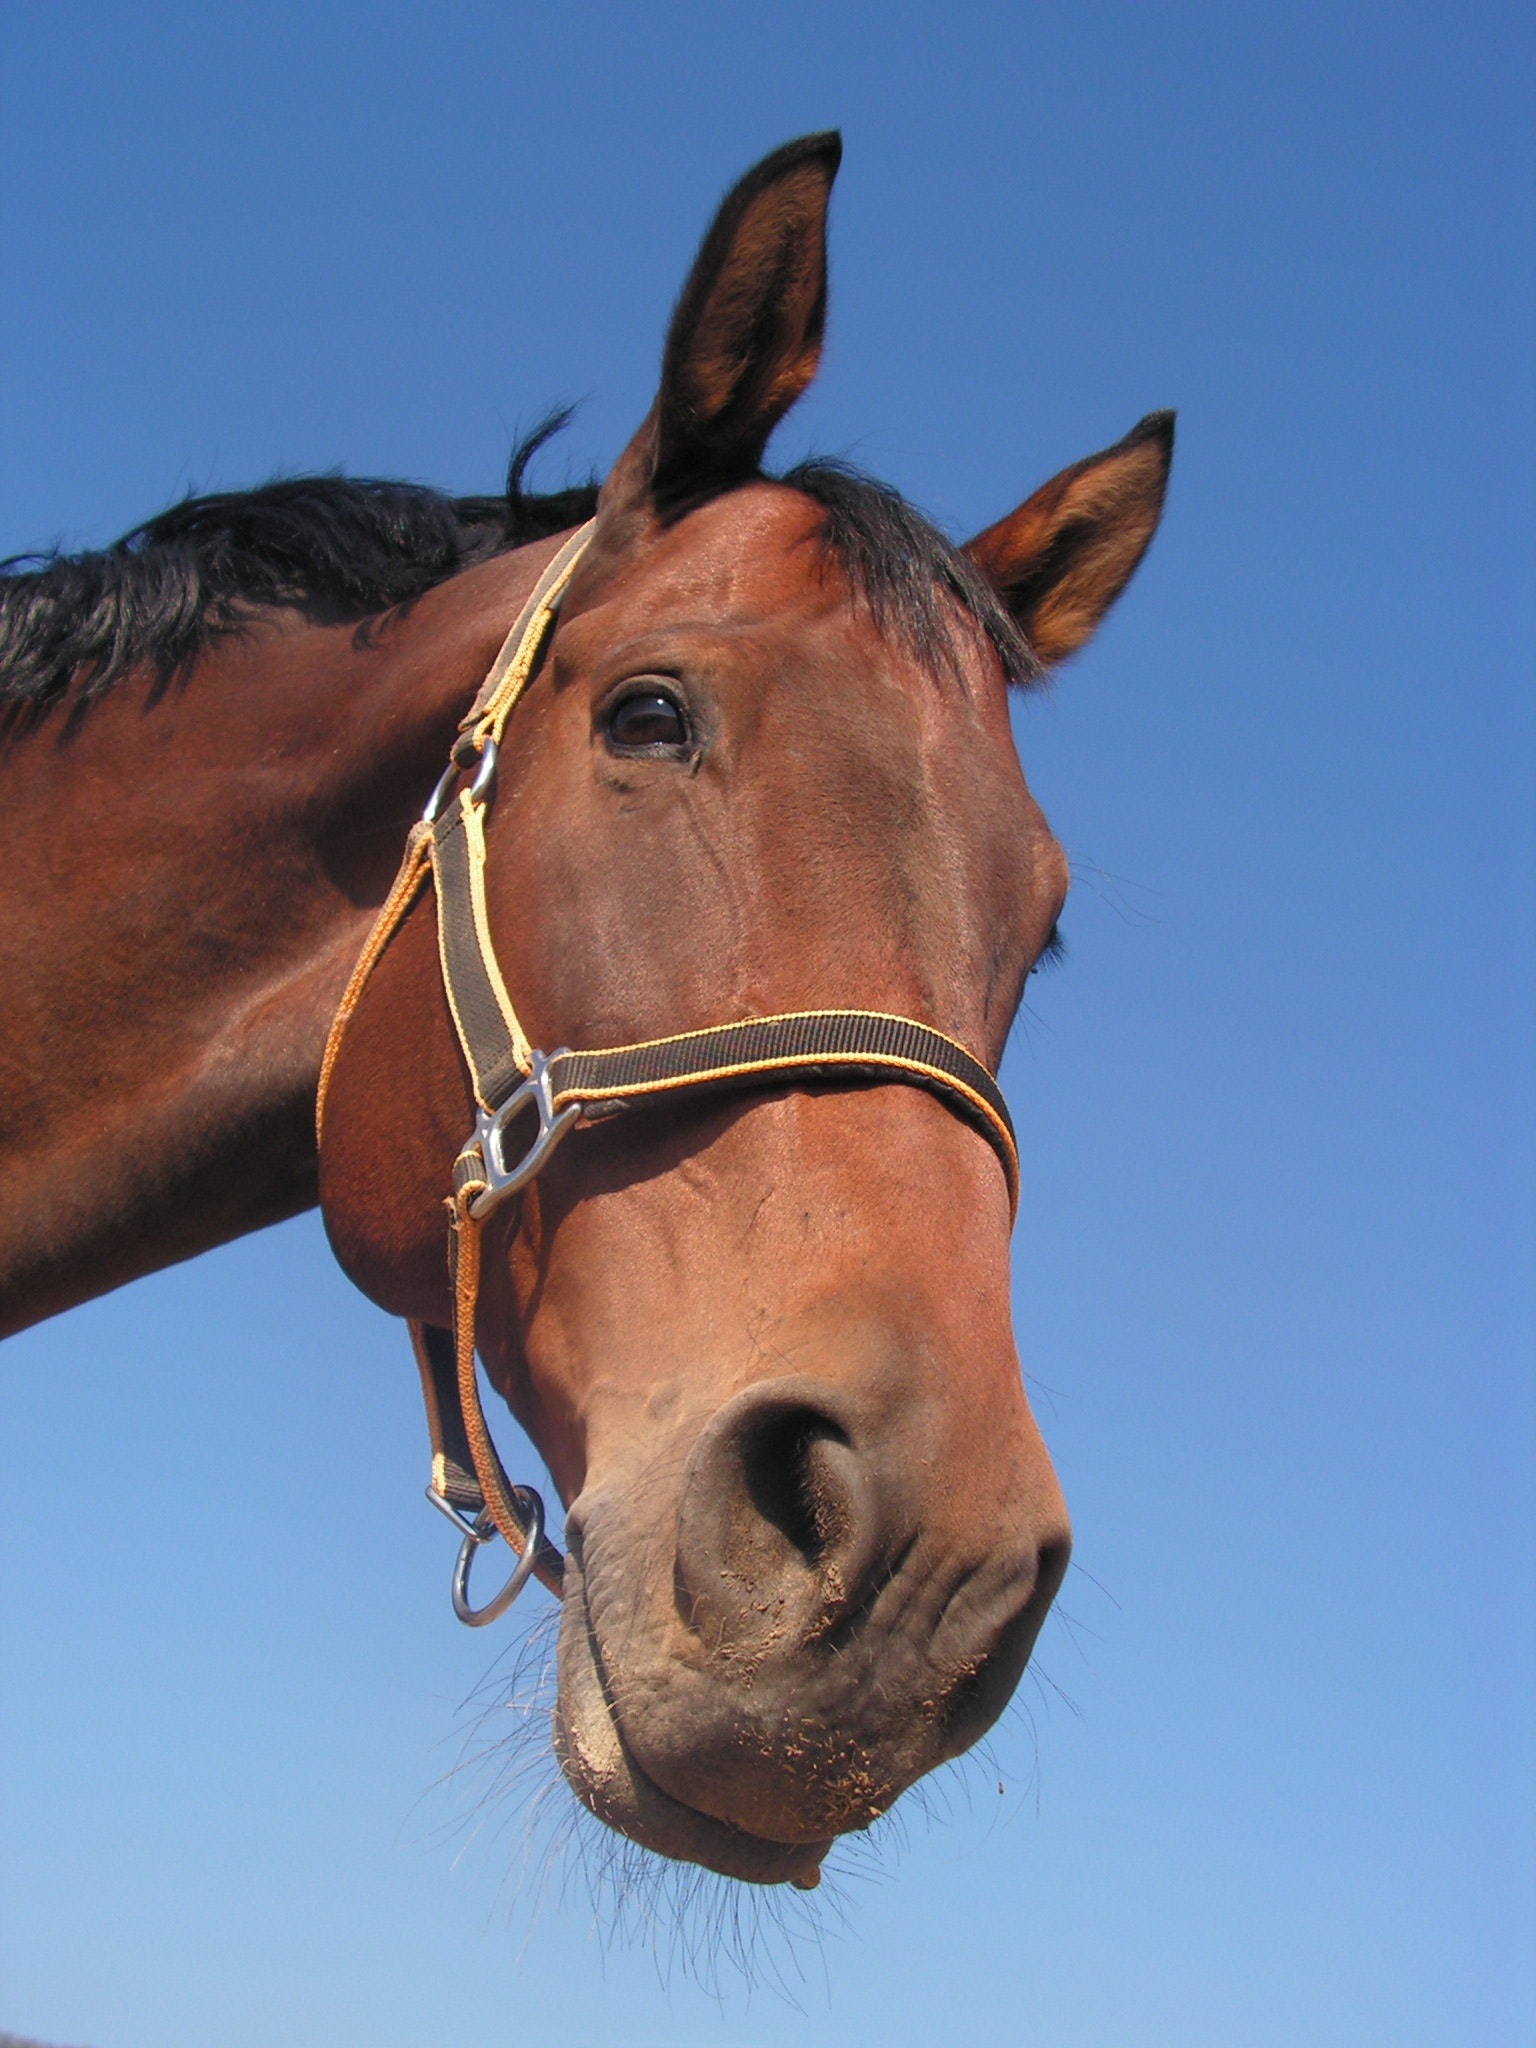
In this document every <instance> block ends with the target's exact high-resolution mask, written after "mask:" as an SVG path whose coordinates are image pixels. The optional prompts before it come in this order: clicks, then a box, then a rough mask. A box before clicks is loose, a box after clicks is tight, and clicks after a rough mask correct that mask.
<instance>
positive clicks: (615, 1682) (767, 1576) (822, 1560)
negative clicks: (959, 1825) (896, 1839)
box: [557, 1376, 1068, 1883]
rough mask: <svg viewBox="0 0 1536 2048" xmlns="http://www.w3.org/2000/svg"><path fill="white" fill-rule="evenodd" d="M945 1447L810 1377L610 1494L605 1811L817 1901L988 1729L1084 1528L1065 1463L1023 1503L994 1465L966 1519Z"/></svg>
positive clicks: (767, 1392) (578, 1614)
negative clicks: (857, 1837)
mask: <svg viewBox="0 0 1536 2048" xmlns="http://www.w3.org/2000/svg"><path fill="white" fill-rule="evenodd" d="M882 1410H883V1413H882ZM893 1415H894V1416H895V1417H896V1418H897V1419H895V1420H893ZM933 1435H934V1432H933V1429H932V1427H931V1420H930V1413H929V1411H927V1410H926V1409H923V1408H919V1409H918V1410H916V1411H915V1412H914V1411H913V1409H912V1408H911V1406H910V1404H896V1405H895V1407H894V1408H893V1407H892V1406H890V1405H888V1404H883V1403H879V1402H878V1401H877V1402H869V1401H866V1400H858V1399H855V1398H854V1397H852V1396H851V1395H850V1394H849V1393H848V1392H846V1391H845V1390H844V1389H842V1388H839V1387H837V1386H835V1385H833V1384H832V1383H831V1382H829V1381H827V1380H823V1379H820V1378H812V1377H809V1376H796V1377H793V1378H784V1379H777V1380H772V1381H767V1382H762V1383H759V1384H757V1385H754V1386H750V1387H748V1388H746V1389H745V1390H744V1391H742V1392H740V1393H738V1394H737V1395H736V1396H735V1397H734V1398H733V1399H731V1400H730V1401H728V1402H727V1403H726V1404H725V1406H724V1407H723V1408H721V1409H720V1410H719V1411H718V1412H717V1413H716V1414H715V1415H714V1416H713V1417H712V1418H710V1420H709V1421H708V1422H707V1423H706V1424H705V1425H704V1427H703V1428H702V1429H700V1430H698V1431H697V1432H696V1433H695V1435H694V1440H693V1443H692V1445H691V1448H689V1449H688V1450H687V1453H686V1456H681V1455H680V1451H681V1446H679V1445H678V1444H677V1442H676V1440H675V1439H673V1440H672V1442H671V1443H670V1444H669V1446H668V1449H667V1451H665V1452H662V1453H660V1454H658V1455H654V1456H653V1457H652V1458H651V1459H650V1460H649V1461H648V1469H647V1473H646V1474H645V1475H643V1476H640V1477H638V1478H637V1479H636V1480H635V1481H633V1482H631V1483H630V1484H627V1485H624V1486H605V1485H602V1484H598V1485H596V1486H589V1487H588V1489H587V1490H586V1491H585V1492H584V1493H583V1495H582V1496H581V1498H580V1500H578V1502H577V1503H576V1504H575V1506H574V1507H573V1510H572V1514H571V1517H570V1520H569V1523H568V1525H567V1526H568V1534H569V1536H570V1539H571V1552H572V1555H571V1563H570V1566H569V1570H568V1577H567V1586H566V1612H565V1615H564V1617H563V1624H562V1634H561V1653H560V1689H561V1699H560V1708H559V1715H558V1724H557V1740H558V1746H559V1749H560V1754H561V1761H562V1764H563V1766H564V1768H565V1771H566V1775H567V1777H568V1778H569V1779H570V1780H571V1782H572V1785H573V1787H574V1789H575V1790H576V1792H577V1793H578V1795H579V1796H580V1797H581V1798H582V1799H583V1800H584V1801H585V1802H586V1804H588V1805H589V1806H590V1807H592V1808H593V1810H594V1811H595V1812H597V1813H598V1814H600V1816H601V1817H602V1818H603V1819H605V1820H607V1821H609V1822H610V1824H612V1825H614V1826H617V1827H618V1828H619V1829H620V1830H621V1831H622V1832H623V1833H625V1834H628V1835H632V1836H633V1837H635V1838H636V1839H637V1840H640V1841H642V1842H645V1843H646V1844H647V1846H650V1847H653V1848H656V1849H659V1850H660V1851H661V1852H662V1853H663V1854H666V1855H673V1856H685V1857H687V1858H689V1859H691V1860H693V1861H697V1862H702V1863H705V1864H707V1865H709V1866H710V1867H711V1868H713V1869H716V1870H721V1871H723V1872H725V1873H726V1874H728V1875H730V1876H735V1877H744V1878H748V1879H751V1880H754V1881H756V1882H760V1883H762V1882H768V1883H772V1882H777V1881H781V1880H783V1879H786V1878H788V1879H794V1878H799V1879H800V1880H801V1881H802V1882H803V1881H804V1879H805V1877H806V1875H807V1869H808V1868H809V1869H814V1867H815V1866H816V1865H817V1864H819V1862H820V1859H821V1856H822V1854H823V1853H824V1852H825V1850H826V1848H827V1846H828V1844H829V1842H830V1840H831V1839H832V1838H833V1837H835V1836H837V1835H839V1834H843V1833H846V1832H849V1831H852V1830H857V1829H861V1828H866V1827H868V1826H869V1825H870V1823H871V1822H872V1821H873V1820H875V1819H877V1818H878V1817H879V1816H880V1815H881V1814H882V1813H884V1812H885V1811H886V1810H887V1808H888V1807H889V1806H890V1805H891V1804H892V1802H893V1801H894V1800H895V1799H896V1798H897V1797H898V1796H899V1795H900V1793H901V1792H902V1791H904V1790H905V1789H906V1787H907V1786H908V1785H910V1784H911V1783H912V1781H913V1780H914V1779H916V1778H917V1777H920V1776H921V1775H922V1774H923V1773H924V1772H925V1771H927V1770H930V1769H932V1768H933V1767H934V1766H935V1765H936V1764H939V1763H941V1762H943V1761H945V1760H946V1759H947V1758H950V1757H953V1756H956V1755H958V1754H959V1753H960V1752H961V1751H962V1750H964V1749H966V1748H967V1747H969V1745H970V1744H971V1743H972V1742H974V1741H975V1740H976V1739H977V1737H978V1736H979V1735H981V1734H982V1733H983V1732H984V1730H985V1729H986V1728H987V1727H989V1726H990V1725H991V1723H992V1722H993V1721H994V1720H995V1719H996V1717H997V1715H998V1714H999V1713H1000V1712H1001V1711H1002V1708H1003V1707H1004V1705H1005V1704H1006V1703H1007V1700H1008V1699H1009V1697H1010V1696H1011V1694H1012V1692H1013V1689H1014V1687H1015V1685H1016V1684H1017V1682H1018V1678H1019V1675H1020V1673H1021V1672H1022V1671H1023V1668H1024V1665H1025V1663H1026V1661H1027V1659H1028V1656H1029V1652H1030V1650H1031V1648H1032V1646H1033V1644H1034V1640H1035V1637H1036V1635H1037V1634H1038V1631H1039V1628H1040V1624H1041V1622H1042V1621H1043V1619H1044V1616H1045V1613H1046V1610H1047V1609H1048V1607H1049V1606H1050V1603H1051V1600H1052V1598H1053V1597H1054V1594H1055V1592H1056V1589H1057V1587H1058V1585H1059V1584H1060V1582H1061V1577H1062V1574H1063V1572H1064V1570H1065V1568H1066V1560H1067V1551H1068V1537H1067V1530H1066V1520H1065V1513H1064V1510H1062V1508H1061V1504H1060V1497H1059V1494H1058V1493H1057V1492H1056V1489H1055V1482H1054V1479H1053V1478H1051V1476H1050V1473H1049V1467H1048V1466H1045V1467H1044V1472H1043V1478H1042V1473H1041V1471H1039V1470H1038V1469H1031V1470H1029V1471H1024V1470H1022V1469H1021V1470H1020V1471H1018V1472H1017V1473H1015V1474H1013V1475H1012V1477H1013V1478H1014V1479H1016V1480H1017V1482H1018V1483H1017V1485H1016V1486H1009V1485H1007V1484H1006V1481H1007V1479H1008V1477H1009V1476H1010V1475H1009V1474H1008V1473H1007V1472H1006V1470H1003V1471H1000V1470H999V1469H998V1465H997V1461H996V1460H984V1461H983V1463H984V1465H990V1466H991V1468H992V1469H990V1470H987V1471H984V1472H982V1473H980V1474H977V1475H974V1476H975V1477H976V1480H977V1483H976V1485H975V1487H974V1489H973V1490H972V1496H971V1497H970V1498H968V1497H967V1484H966V1482H967V1476H968V1475H967V1474H966V1473H965V1472H964V1471H963V1470H955V1471H953V1472H952V1473H947V1472H946V1471H944V1470H941V1469H936V1467H938V1465H939V1460H938V1459H937V1458H936V1456H935V1455H934V1453H935V1452H936V1450H937V1445H936V1443H935V1442H934V1441H932V1438H933ZM1033 1442H1034V1443H1036V1444H1037V1443H1038V1439H1033ZM1016 1449H1017V1450H1018V1451H1019V1452H1020V1453H1021V1454H1024V1456H1025V1459H1026V1462H1027V1463H1031V1464H1032V1463H1033V1461H1032V1460H1029V1459H1028V1453H1029V1450H1030V1444H1029V1443H1028V1442H1021V1443H1020V1444H1019V1445H1018V1446H1016ZM1041 1461H1042V1462H1043V1453H1041ZM1003 1463H1004V1466H1005V1467H1006V1465H1007V1463H1008V1460H1007V1459H1006V1457H1005V1459H1004V1461H1003ZM669 1474H670V1475H671V1477H670V1487H669V1490H670V1491H671V1492H672V1493H673V1497H674V1503H675V1505H674V1507H673V1511H672V1512H671V1513H667V1512H664V1508H665V1503H663V1502H662V1501H660V1500H658V1498H657V1494H658V1492H659V1491H660V1490H661V1489H662V1488H663V1487H664V1486H667V1485H668V1480H667V1477H666V1476H665V1475H669ZM1000 1480H1002V1481H1004V1484H1003V1485H1002V1487H1001V1489H1000V1487H999V1481H1000ZM946 1482H947V1483H946ZM663 1532H665V1533H663Z"/></svg>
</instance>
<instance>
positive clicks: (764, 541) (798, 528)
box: [604, 483, 847, 623]
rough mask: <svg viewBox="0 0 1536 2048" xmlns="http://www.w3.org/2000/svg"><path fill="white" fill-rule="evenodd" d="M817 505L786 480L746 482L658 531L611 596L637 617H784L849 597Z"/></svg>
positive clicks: (628, 563) (629, 562)
mask: <svg viewBox="0 0 1536 2048" xmlns="http://www.w3.org/2000/svg"><path fill="white" fill-rule="evenodd" d="M824 516H825V515H824V514H823V512H822V509H821V507H820V506H819V505H817V504H816V503H815V502H814V501H813V500H812V499H810V498H807V497H806V496H805V495H804V494H803V493H802V492H800V491H792V490H789V489H787V488H786V487H785V486H784V485H782V484H769V483H760V484H747V485H743V486H742V487H741V488H740V489H739V490H735V491H731V492H728V493H727V494H726V495H725V496H723V497H720V498H715V499H712V500H710V502H709V503H708V504H705V505H701V506H699V507H698V508H697V509H696V510H694V511H692V512H690V513H689V514H688V515H687V516H686V517H685V518H683V519H679V520H677V521H676V522H675V523H674V524H672V525H670V526H666V527H662V528H659V529H655V530H653V531H652V532H651V534H650V535H648V536H647V539H646V541H645V543H644V545H643V546H642V547H640V548H639V549H637V550H636V551H635V552H634V553H633V554H632V555H631V556H630V557H629V558H627V559H626V560H624V561H622V562H621V563H620V564H619V565H618V568H617V571H616V573H615V575H614V577H613V580H612V582H611V584H610V585H609V588H608V590H607V591H606V592H605V593H604V596H605V598H606V599H607V600H608V601H609V602H611V603H614V604H620V605H623V606H625V607H626V608H631V607H632V608H633V615H634V618H635V620H636V622H637V623H638V622H640V621H641V620H644V621H645V622H646V623H651V622H652V621H655V620H660V619H663V618H666V617H667V616H673V617H677V616H688V617H692V618H695V619H700V618H716V619H719V620H720V621H721V622H722V623H725V622H727V621H730V620H733V619H739V618H742V617H764V616H775V617H782V616H784V615H785V614H788V613H801V614H806V615H809V614H814V613H825V612H828V611H830V610H833V609H836V608H839V607H843V606H845V605H846V599H847V592H846V591H845V590H844V589H843V588H842V579H841V578H840V577H838V576H837V575H836V574H830V575H829V574H828V573H827V570H828V566H829V565H828V562H827V559H826V556H825V553H824V551H823V549H822V548H821V547H820V545H819V538H818V537H819V535H820V532H821V528H822V525H823V521H824Z"/></svg>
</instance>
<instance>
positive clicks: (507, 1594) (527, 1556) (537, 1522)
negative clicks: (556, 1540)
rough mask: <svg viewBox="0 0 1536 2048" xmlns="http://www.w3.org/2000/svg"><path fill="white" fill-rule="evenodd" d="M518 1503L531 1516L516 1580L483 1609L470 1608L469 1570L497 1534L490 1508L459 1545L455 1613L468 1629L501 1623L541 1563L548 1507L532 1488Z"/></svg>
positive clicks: (521, 1492) (523, 1490) (519, 1491)
mask: <svg viewBox="0 0 1536 2048" xmlns="http://www.w3.org/2000/svg"><path fill="white" fill-rule="evenodd" d="M516 1492H517V1496H518V1501H519V1504H520V1505H521V1507H522V1509H523V1512H524V1514H525V1515H526V1516H527V1526H526V1528H525V1531H524V1534H525V1536H526V1539H527V1540H526V1542H525V1543H524V1545H523V1554H522V1556H521V1557H520V1558H519V1559H518V1560H517V1563H516V1564H515V1565H514V1567H513V1569H512V1576H511V1577H510V1578H509V1579H508V1580H507V1583H506V1584H505V1585H504V1586H503V1587H502V1589H501V1591H500V1592H499V1593H497V1594H495V1595H493V1597H492V1598H491V1599H489V1600H487V1601H486V1603H485V1605H484V1606H483V1607H471V1605H470V1604H469V1568H470V1565H471V1564H472V1563H473V1561H474V1555H475V1552H476V1551H477V1550H478V1549H480V1547H481V1545H482V1544H486V1543H489V1542H490V1541H491V1539H492V1538H493V1537H494V1536H495V1535H496V1534H497V1529H496V1523H495V1519H494V1518H493V1516H492V1514H491V1511H490V1509H489V1508H482V1509H481V1510H480V1512H479V1514H478V1515H477V1516H476V1517H475V1525H474V1527H473V1528H472V1529H471V1530H470V1532H469V1534H468V1535H467V1536H466V1537H465V1538H464V1541H463V1542H462V1543H461V1544H460V1545H459V1555H458V1561H457V1563H456V1564H455V1565H454V1567H453V1611H454V1613H455V1614H456V1615H457V1616H458V1617H459V1619H460V1621H462V1622H463V1624H464V1626H465V1627H466V1628H484V1627H485V1626H486V1625H487V1623H488V1622H492V1621H499V1620H500V1619H501V1617H502V1615H504V1614H505V1613H506V1611H507V1609H508V1608H509V1607H510V1606H511V1605H512V1602H513V1601H514V1600H515V1599H516V1598H517V1596H518V1594H519V1593H521V1591H522V1590H523V1588H524V1586H526V1585H527V1583H528V1581H529V1579H530V1578H531V1577H532V1576H533V1568H534V1566H535V1565H536V1564H537V1563H538V1560H539V1546H540V1545H541V1544H542V1543H543V1541H544V1503H543V1501H542V1500H541V1499H540V1497H539V1495H538V1494H537V1493H536V1492H535V1491H534V1489H533V1488H532V1487H531V1486H519V1487H518V1488H517V1489H516Z"/></svg>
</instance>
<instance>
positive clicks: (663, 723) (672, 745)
mask: <svg viewBox="0 0 1536 2048" xmlns="http://www.w3.org/2000/svg"><path fill="white" fill-rule="evenodd" d="M607 730H608V738H609V741H610V742H611V744H612V745H613V746H615V747H618V748H621V749H622V750H623V752H624V753H626V754H636V753H644V752H646V751H648V750H650V749H652V748H661V747H665V748H667V749H668V751H669V752H676V751H678V750H680V749H681V748H683V747H686V746H687V744H688V721H687V719H686V718H685V717H684V716H683V707H682V706H681V705H680V704H679V703H678V701H677V699H676V698H675V697H670V696H668V694H667V693H666V691H665V690H631V691H630V692H629V694H628V696H625V697H621V698H620V699H619V701H618V703H617V704H615V705H614V707H613V709H612V710H611V711H610V712H609V713H608V718H607Z"/></svg>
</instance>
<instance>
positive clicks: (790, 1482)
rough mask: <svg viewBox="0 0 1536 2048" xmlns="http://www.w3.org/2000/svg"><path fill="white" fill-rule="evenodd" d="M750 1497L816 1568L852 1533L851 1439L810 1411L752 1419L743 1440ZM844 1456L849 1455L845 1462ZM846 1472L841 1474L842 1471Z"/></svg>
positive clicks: (791, 1409) (795, 1409)
mask: <svg viewBox="0 0 1536 2048" xmlns="http://www.w3.org/2000/svg"><path fill="white" fill-rule="evenodd" d="M740 1451H741V1469H742V1476H743V1478H744V1480H745V1482H746V1489H747V1496H748V1498H749V1499H750V1501H751V1503H752V1505H753V1507H754V1508H755V1509H756V1510H757V1512H758V1514H759V1515H761V1516H762V1518H763V1520H764V1521H765V1522H767V1523H769V1524H770V1525H771V1526H772V1527H773V1528H775V1529H777V1530H778V1531H779V1533H780V1534H781V1535H782V1536H783V1537H784V1539H785V1541H786V1542H787V1543H789V1544H791V1545H792V1546H793V1548H794V1549H795V1550H797V1551H798V1552H799V1553H800V1555H801V1557H802V1558H803V1559H804V1561H805V1563H806V1564H807V1565H809V1566H812V1567H814V1566H816V1565H817V1564H819V1563H820V1562H821V1560H822V1559H823V1557H825V1555H826V1554H827V1552H828V1551H829V1550H832V1549H834V1548H835V1547H836V1546H837V1545H838V1544H839V1543H840V1542H846V1540H847V1538H848V1536H849V1534H850V1533H851V1531H850V1528H849V1523H850V1520H851V1514H852V1508H851V1503H850V1501H849V1498H848V1489H847V1486H846V1484H845V1478H846V1476H847V1474H846V1467H847V1465H848V1464H849V1463H850V1462H851V1459H852V1452H851V1449H850V1447H849V1443H848V1438H847V1435H846V1433H845V1432H844V1431H843V1430H842V1429H841V1428H840V1427H839V1426H838V1424H837V1423H835V1422H834V1421H833V1420H832V1419H831V1417H830V1416H828V1415H823V1414H822V1413H821V1412H820V1411H819V1410H817V1409H815V1408H810V1407H787V1408H783V1409H780V1410H777V1411H775V1410H772V1409H770V1411H769V1412H768V1413H767V1414H765V1415H762V1416H759V1417H757V1418H756V1419H755V1420H754V1419H753V1418H750V1417H749V1418H747V1419H746V1421H745V1423H744V1426H743V1428H742V1431H741V1440H740ZM839 1451H841V1452H843V1453H844V1454H846V1455H845V1456H844V1457H842V1458H840V1457H839V1456H838V1453H839ZM840 1465H841V1466H842V1467H843V1468H844V1469H843V1470H842V1471H840V1470H839V1466H840Z"/></svg>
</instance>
